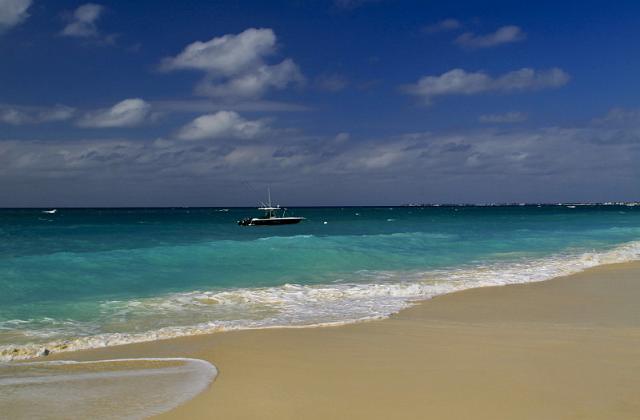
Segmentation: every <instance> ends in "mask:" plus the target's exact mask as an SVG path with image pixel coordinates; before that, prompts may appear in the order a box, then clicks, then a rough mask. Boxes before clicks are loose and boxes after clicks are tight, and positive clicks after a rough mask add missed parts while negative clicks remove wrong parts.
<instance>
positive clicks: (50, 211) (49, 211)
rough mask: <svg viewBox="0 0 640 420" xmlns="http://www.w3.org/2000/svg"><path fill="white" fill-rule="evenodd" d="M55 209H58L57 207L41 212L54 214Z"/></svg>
mask: <svg viewBox="0 0 640 420" xmlns="http://www.w3.org/2000/svg"><path fill="white" fill-rule="evenodd" d="M57 211H58V209H53V210H42V212H43V213H47V214H56V212H57Z"/></svg>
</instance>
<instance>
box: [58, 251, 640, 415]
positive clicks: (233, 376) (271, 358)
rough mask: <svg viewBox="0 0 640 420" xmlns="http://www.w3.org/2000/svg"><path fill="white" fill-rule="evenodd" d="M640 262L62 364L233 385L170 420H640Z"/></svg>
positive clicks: (79, 355)
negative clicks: (391, 310)
mask: <svg viewBox="0 0 640 420" xmlns="http://www.w3.org/2000/svg"><path fill="white" fill-rule="evenodd" d="M639 300H640V263H628V264H618V265H609V266H602V267H598V268H594V269H591V270H588V271H586V272H583V273H580V274H577V275H573V276H569V277H564V278H558V279H554V280H550V281H547V282H542V283H531V284H526V285H514V286H503V287H489V288H481V289H473V290H467V291H463V292H459V293H455V294H451V295H445V296H441V297H438V298H435V299H432V300H429V301H425V302H421V303H420V304H417V305H416V306H414V307H412V308H410V309H408V310H405V311H403V312H401V313H399V314H397V315H395V316H393V317H391V318H390V319H385V320H381V321H373V322H365V323H359V324H352V325H345V326H339V327H324V328H303V329H264V330H249V331H234V332H226V333H218V334H212V335H207V336H197V337H188V338H181V339H174V340H166V341H158V342H151V343H144V344H136V345H127V346H119V347H112V348H105V349H99V350H92V351H83V352H75V353H62V354H58V355H52V357H50V358H49V359H51V360H53V359H73V360H92V359H93V360H95V359H107V358H110V359H112V358H125V357H178V356H179V357H192V358H199V359H204V360H208V361H210V362H212V363H214V364H215V365H216V367H217V368H218V370H219V376H218V377H217V379H216V380H215V382H214V383H213V384H212V386H211V387H209V388H208V389H206V390H205V391H204V392H202V393H201V394H199V395H198V396H197V397H195V398H194V399H192V400H191V401H189V402H187V403H186V404H183V405H181V406H179V407H178V408H176V409H174V410H172V411H169V412H167V413H165V414H163V415H160V416H159V417H158V418H161V419H186V418H189V419H194V418H203V419H204V418H224V419H251V418H262V419H271V418H272V419H284V418H287V419H296V418H307V419H326V418H350V419H354V418H362V419H364V418H367V419H383V418H406V419H412V418H437V419H462V418H474V419H513V418H518V419H543V418H544V419H637V418H639V417H640V399H639V398H638V395H640V305H638V304H637V302H638V301H639Z"/></svg>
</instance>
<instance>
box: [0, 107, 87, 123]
mask: <svg viewBox="0 0 640 420" xmlns="http://www.w3.org/2000/svg"><path fill="white" fill-rule="evenodd" d="M75 112H76V110H75V108H71V107H68V106H64V105H55V106H53V107H34V106H17V105H0V122H1V123H5V124H11V125H25V124H42V123H47V122H56V121H65V120H68V119H70V118H72V117H73V116H74V114H75Z"/></svg>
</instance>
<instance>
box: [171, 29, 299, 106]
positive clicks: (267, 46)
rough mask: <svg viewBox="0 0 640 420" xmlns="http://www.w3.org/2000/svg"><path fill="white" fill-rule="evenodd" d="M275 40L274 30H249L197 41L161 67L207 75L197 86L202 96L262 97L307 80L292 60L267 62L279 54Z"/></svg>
mask: <svg viewBox="0 0 640 420" xmlns="http://www.w3.org/2000/svg"><path fill="white" fill-rule="evenodd" d="M276 41H277V40H276V36H275V34H274V33H273V31H272V30H271V29H268V28H262V29H255V28H250V29H247V30H245V31H243V32H241V33H239V34H227V35H224V36H221V37H216V38H213V39H211V40H209V41H206V42H201V41H197V42H194V43H192V44H190V45H188V46H187V47H186V48H185V49H184V50H183V51H182V52H181V53H180V54H178V55H177V56H175V57H168V58H165V59H164V60H163V61H162V63H161V65H160V68H161V69H162V70H165V71H173V70H185V69H186V70H200V71H203V72H205V73H206V77H205V78H204V80H203V81H201V82H200V83H199V84H198V86H197V87H196V93H197V94H199V95H203V96H212V97H224V98H251V97H259V96H262V95H263V94H264V93H265V92H266V91H268V90H269V89H284V88H285V87H287V86H288V85H289V84H292V83H301V82H302V81H303V80H304V79H303V76H302V74H301V73H300V70H299V68H298V65H297V64H296V63H295V62H294V61H293V60H292V59H290V58H287V59H285V60H283V61H282V62H280V63H279V64H267V63H266V58H267V57H269V56H271V55H273V54H274V53H275V52H276Z"/></svg>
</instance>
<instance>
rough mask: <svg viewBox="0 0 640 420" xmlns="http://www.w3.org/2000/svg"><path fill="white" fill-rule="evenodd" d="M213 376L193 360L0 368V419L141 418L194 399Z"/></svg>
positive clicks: (213, 370) (6, 365)
mask: <svg viewBox="0 0 640 420" xmlns="http://www.w3.org/2000/svg"><path fill="white" fill-rule="evenodd" d="M216 374H217V371H216V368H215V367H214V366H213V365H211V364H210V363H208V362H205V361H203V360H196V359H121V360H101V361H95V362H72V361H65V362H35V363H10V364H9V363H4V364H3V363H0V413H1V414H0V417H2V418H8V419H9V418H12V419H19V418H20V419H34V418H37V419H88V418H100V419H142V418H146V417H149V416H152V415H154V414H160V413H163V412H165V411H168V410H170V409H172V408H175V407H177V406H178V405H180V404H182V403H184V402H186V401H187V400H189V399H191V398H193V397H194V396H195V395H197V394H198V393H199V392H201V391H202V390H203V389H204V388H206V387H207V386H208V385H209V384H210V383H211V381H213V379H214V378H215V376H216Z"/></svg>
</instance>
